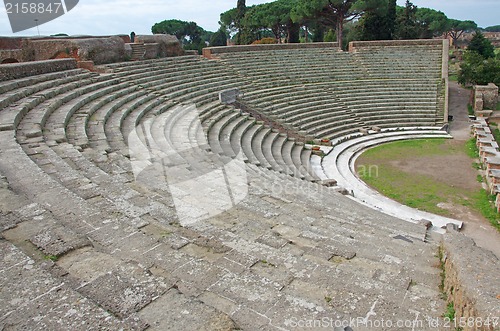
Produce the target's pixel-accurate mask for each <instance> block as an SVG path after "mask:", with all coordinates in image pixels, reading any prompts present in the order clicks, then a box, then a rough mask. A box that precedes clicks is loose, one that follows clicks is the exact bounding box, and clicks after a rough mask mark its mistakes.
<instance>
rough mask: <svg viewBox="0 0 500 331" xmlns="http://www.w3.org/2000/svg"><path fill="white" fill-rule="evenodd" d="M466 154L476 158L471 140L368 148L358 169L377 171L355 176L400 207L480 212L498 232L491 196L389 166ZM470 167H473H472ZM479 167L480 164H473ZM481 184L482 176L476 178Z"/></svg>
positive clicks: (498, 218) (447, 212)
mask: <svg viewBox="0 0 500 331" xmlns="http://www.w3.org/2000/svg"><path fill="white" fill-rule="evenodd" d="M454 153H466V154H467V155H468V156H469V157H471V158H477V157H478V155H479V151H478V148H477V146H476V142H475V139H470V140H469V141H467V142H466V143H465V145H450V144H447V143H446V139H418V140H409V141H400V142H393V143H388V144H384V145H381V146H377V147H375V148H372V149H370V150H368V151H366V152H365V153H363V155H362V156H361V157H360V158H359V159H358V169H363V170H366V169H370V168H373V166H374V165H376V170H377V171H360V172H359V173H358V174H359V176H360V178H361V179H363V180H364V181H365V182H366V183H367V184H368V185H370V186H371V187H373V188H375V189H376V190H378V191H379V192H381V193H382V194H384V195H386V196H387V197H389V198H391V199H393V200H396V201H398V202H400V203H402V204H404V205H407V206H410V207H413V208H417V209H420V210H425V211H428V212H431V213H435V214H438V215H442V216H450V214H451V212H450V210H448V209H444V208H441V207H439V206H438V205H439V204H440V203H453V204H454V205H461V206H465V207H467V208H469V209H471V210H475V211H477V212H479V213H481V214H482V215H483V216H484V217H485V218H486V219H488V220H489V221H490V222H491V224H492V225H493V226H495V227H496V228H497V229H498V230H499V231H500V223H499V221H500V214H498V213H497V212H496V211H495V208H494V203H493V202H494V199H495V197H494V196H490V195H489V194H488V192H487V191H486V190H484V189H481V190H480V191H475V192H472V191H470V190H467V189H463V188H458V187H455V186H453V185H450V184H449V183H445V182H441V181H439V180H436V179H435V178H431V177H430V176H428V175H422V174H416V173H408V172H405V171H403V170H401V169H398V168H397V167H396V166H393V165H391V163H390V161H392V160H405V159H408V160H409V161H408V162H411V158H414V157H416V158H418V157H428V156H435V155H446V154H454ZM473 165H474V164H473ZM476 165H477V166H476V168H477V169H479V168H480V164H476ZM477 181H479V182H482V181H483V177H482V176H481V175H478V176H477Z"/></svg>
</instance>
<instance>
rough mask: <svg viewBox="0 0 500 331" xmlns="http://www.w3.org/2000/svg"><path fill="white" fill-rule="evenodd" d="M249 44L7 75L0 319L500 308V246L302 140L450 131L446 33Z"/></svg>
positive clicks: (412, 319) (82, 321)
mask: <svg viewBox="0 0 500 331" xmlns="http://www.w3.org/2000/svg"><path fill="white" fill-rule="evenodd" d="M137 39H138V40H141V38H140V36H137ZM143 40H144V39H143ZM144 42H145V44H146V43H151V42H150V41H149V40H148V41H147V42H146V41H145V40H144ZM154 43H158V44H159V43H160V42H158V41H157V42H154ZM154 43H153V44H154ZM246 47H247V46H245V47H242V48H235V49H229V48H220V49H210V50H206V51H205V53H204V54H209V57H210V58H211V59H207V58H203V57H200V56H195V55H190V56H180V57H173V58H163V59H154V60H153V59H151V60H144V61H129V62H123V63H114V64H105V65H101V66H96V70H97V72H102V73H103V74H99V73H97V72H89V71H87V70H83V69H81V68H79V69H75V68H73V69H70V70H63V71H53V72H52V71H50V70H47V71H46V72H45V73H40V74H38V75H34V76H28V77H17V78H15V79H9V80H6V81H2V82H0V197H1V198H0V232H1V237H0V261H1V264H0V265H1V270H0V271H1V272H0V288H1V290H0V301H1V302H2V305H0V329H5V330H8V329H28V330H42V329H43V330H56V329H64V330H89V329H101V330H102V329H104V330H122V329H123V330H145V329H148V330H168V329H174V330H276V331H278V330H297V329H307V327H308V326H309V325H311V326H317V325H318V324H317V323H318V322H320V323H326V326H327V327H328V328H329V329H330V330H336V331H340V330H343V331H346V330H355V331H360V330H366V329H369V330H388V329H395V330H411V329H413V330H431V329H432V330H433V329H435V328H434V327H432V325H433V324H430V323H431V322H432V321H437V322H438V323H440V325H442V323H443V317H442V316H443V314H444V313H445V311H446V306H447V305H448V304H449V303H452V304H453V305H454V306H455V309H456V311H457V314H463V316H472V317H475V318H486V317H488V316H489V315H490V314H494V313H495V311H498V310H499V307H500V305H499V303H498V297H497V295H498V293H495V291H496V290H497V289H498V288H500V286H499V283H498V277H496V278H495V277H490V276H488V277H486V276H485V275H484V273H485V272H491V273H492V275H498V273H499V265H498V259H497V258H496V257H493V256H491V254H490V255H486V254H485V255H483V254H482V253H483V252H482V251H481V250H480V249H479V248H477V247H474V246H473V243H471V242H469V241H468V240H466V239H464V238H463V235H462V234H460V233H455V232H451V231H454V230H453V229H447V230H445V229H442V228H441V227H438V229H436V228H435V226H433V224H431V223H430V222H428V221H421V220H418V221H416V222H410V221H404V220H402V219H400V218H398V217H393V216H389V215H387V214H385V213H383V212H382V211H380V210H374V209H373V208H369V207H368V206H366V205H364V204H360V203H358V202H356V201H355V200H353V199H352V197H346V196H344V195H343V194H348V192H347V193H346V192H345V190H344V189H343V187H341V186H339V185H337V182H336V181H334V180H330V181H323V180H322V178H320V177H319V175H320V174H319V173H318V172H317V171H316V170H315V164H314V160H315V158H313V157H312V154H313V151H312V150H311V148H310V147H309V146H308V144H304V142H303V141H300V140H298V139H296V136H292V134H294V133H295V134H297V135H298V133H299V132H301V134H300V136H307V137H312V138H315V139H319V141H333V140H334V139H335V140H337V139H338V140H339V141H348V140H349V139H352V138H353V137H360V136H361V137H364V138H367V139H369V138H370V135H371V134H372V131H375V130H376V131H377V132H380V133H381V134H384V133H390V132H392V131H394V132H396V131H399V130H400V129H402V128H406V129H408V130H410V129H411V130H412V132H414V135H415V136H418V132H419V131H421V132H426V133H427V134H430V133H429V132H431V131H434V132H435V133H436V136H441V135H443V134H446V132H444V131H442V130H441V127H442V126H443V124H444V123H445V117H444V114H445V104H446V102H445V91H444V85H443V79H444V77H443V70H444V69H443V59H444V58H447V57H448V55H447V51H444V49H445V45H444V44H443V42H441V41H440V42H434V43H429V42H423V43H422V44H421V45H419V44H418V43H416V44H411V45H410V44H407V43H405V42H401V43H394V44H392V45H391V46H387V45H384V44H383V43H381V44H377V43H371V44H369V45H356V51H355V52H352V53H349V52H342V51H339V49H338V47H335V45H332V46H330V45H324V47H317V46H302V45H294V46H289V45H284V46H280V45H278V46H267V45H266V46H265V47H262V48H260V47H259V46H255V47H253V46H248V47H251V48H246ZM267 47H271V48H267ZM237 50H240V51H237ZM146 52H147V50H146ZM64 61H66V62H67V63H69V62H72V63H74V60H64ZM66 62H64V63H66ZM54 63H56V62H54ZM57 63H60V62H57ZM61 64H62V62H61ZM19 65H20V66H23V65H24V64H19ZM26 65H28V66H29V65H31V63H27V64H26ZM34 65H36V64H34ZM5 66H7V67H6V68H10V67H8V66H12V64H10V65H5ZM65 69H66V68H65ZM29 71H30V70H28V69H26V70H25V72H29ZM228 90H229V91H230V90H232V91H236V90H238V91H239V92H240V93H239V97H238V98H237V101H238V102H239V104H240V105H241V106H242V108H236V107H234V105H230V104H223V103H221V102H220V100H219V94H220V93H221V92H223V91H228ZM243 107H245V108H244V109H247V110H248V112H247V111H245V110H243ZM254 116H255V117H254ZM256 116H259V118H260V119H261V120H256ZM273 123H278V124H279V125H276V126H273V125H271V124H273ZM362 131H364V132H365V133H366V134H367V135H366V136H363V134H362ZM342 193H343V194H342ZM445 231H448V232H450V235H449V236H447V235H445V236H444V237H443V236H442V233H443V232H445ZM456 238H458V239H456ZM462 239H463V240H462ZM440 247H441V251H445V252H446V253H445V254H444V255H446V259H444V257H443V255H442V254H441V256H440V254H439V252H440ZM464 247H465V248H464ZM469 251H471V252H472V253H470V254H471V256H472V257H473V258H471V259H468V260H464V261H465V262H466V265H464V264H461V259H463V254H469ZM440 257H441V259H440ZM483 259H484V260H483ZM484 261H486V262H487V267H486V265H485V264H484ZM476 265H477V268H476V267H474V266H476ZM470 266H472V267H470ZM443 275H444V276H446V277H447V278H446V277H445V278H444V279H443V278H442V276H443ZM483 279H484V280H485V281H486V282H488V283H487V284H483V283H482V281H483ZM442 283H444V286H443V287H442V288H440V284H442ZM443 290H446V291H447V292H448V293H446V296H448V297H447V298H446V299H443V297H444V293H443ZM461 293H463V295H461ZM486 305H488V307H486ZM487 308H488V309H487ZM457 316H458V315H457ZM492 317H493V316H492ZM382 321H386V323H387V321H390V323H394V324H395V323H401V322H402V323H403V325H402V326H400V327H388V325H386V324H381V323H383V322H382ZM398 321H400V322H398ZM407 323H410V324H407ZM412 323H413V324H412ZM414 323H418V324H414ZM394 324H392V325H394ZM323 325H325V324H323ZM408 325H410V326H408ZM412 326H413V327H412ZM464 330H467V331H468V330H472V328H464ZM478 330H493V329H492V328H489V327H488V328H486V327H481V328H479V329H478Z"/></svg>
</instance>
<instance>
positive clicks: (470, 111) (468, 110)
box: [467, 103, 474, 116]
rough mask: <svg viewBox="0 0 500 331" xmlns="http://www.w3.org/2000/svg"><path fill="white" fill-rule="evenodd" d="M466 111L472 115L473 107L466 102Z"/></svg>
mask: <svg viewBox="0 0 500 331" xmlns="http://www.w3.org/2000/svg"><path fill="white" fill-rule="evenodd" d="M467 113H469V115H472V116H474V108H472V105H471V104H470V103H468V104H467Z"/></svg>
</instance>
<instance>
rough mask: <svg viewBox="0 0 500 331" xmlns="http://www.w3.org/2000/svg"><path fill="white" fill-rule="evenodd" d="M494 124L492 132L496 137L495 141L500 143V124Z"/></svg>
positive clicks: (491, 126)
mask: <svg viewBox="0 0 500 331" xmlns="http://www.w3.org/2000/svg"><path fill="white" fill-rule="evenodd" d="M492 124H493V123H491V124H490V129H491V134H492V135H493V137H494V138H495V141H496V142H497V143H499V144H500V129H498V126H496V125H492Z"/></svg>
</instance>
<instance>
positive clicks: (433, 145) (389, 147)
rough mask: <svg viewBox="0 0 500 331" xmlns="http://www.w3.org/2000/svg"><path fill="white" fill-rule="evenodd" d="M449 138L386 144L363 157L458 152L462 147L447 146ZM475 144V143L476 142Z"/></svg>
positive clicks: (416, 155) (384, 157)
mask: <svg viewBox="0 0 500 331" xmlns="http://www.w3.org/2000/svg"><path fill="white" fill-rule="evenodd" d="M446 141H447V139H414V140H404V141H396V142H392V143H389V144H384V145H381V146H378V147H375V148H372V149H369V150H367V151H366V152H364V153H363V158H367V157H370V158H371V157H376V158H378V159H380V160H395V159H397V158H401V157H402V156H405V155H412V156H415V157H418V156H433V155H444V154H454V153H457V152H458V151H459V150H460V148H459V147H453V146H447V145H445V142H446ZM474 146H475V144H474Z"/></svg>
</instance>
